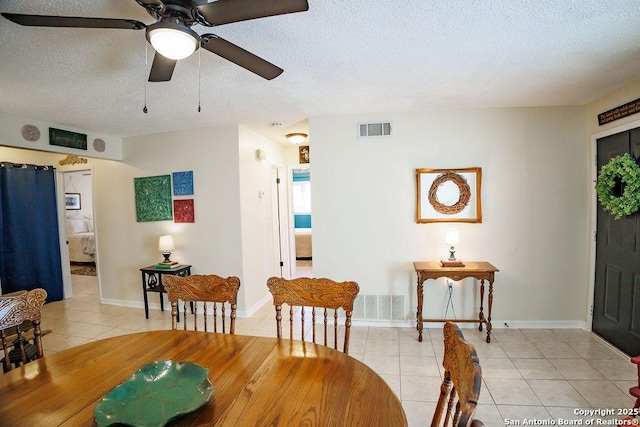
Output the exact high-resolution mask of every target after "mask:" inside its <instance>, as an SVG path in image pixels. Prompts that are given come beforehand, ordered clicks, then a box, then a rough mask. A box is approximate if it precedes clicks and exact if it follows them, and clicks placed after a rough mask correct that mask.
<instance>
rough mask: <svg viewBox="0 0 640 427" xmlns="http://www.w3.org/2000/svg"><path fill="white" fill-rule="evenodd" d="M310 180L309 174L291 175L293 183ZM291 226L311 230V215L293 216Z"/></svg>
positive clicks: (295, 173)
mask: <svg viewBox="0 0 640 427" xmlns="http://www.w3.org/2000/svg"><path fill="white" fill-rule="evenodd" d="M310 180H311V178H310V175H309V172H302V173H298V172H294V173H293V182H300V181H310ZM293 226H294V227H295V228H311V215H293Z"/></svg>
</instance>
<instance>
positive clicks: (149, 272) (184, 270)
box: [140, 265, 191, 319]
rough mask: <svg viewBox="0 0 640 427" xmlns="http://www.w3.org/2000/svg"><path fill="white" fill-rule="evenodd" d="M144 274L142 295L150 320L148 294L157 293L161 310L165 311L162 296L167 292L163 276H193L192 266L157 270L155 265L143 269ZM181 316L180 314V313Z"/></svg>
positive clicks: (177, 266) (146, 313)
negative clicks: (163, 284)
mask: <svg viewBox="0 0 640 427" xmlns="http://www.w3.org/2000/svg"><path fill="white" fill-rule="evenodd" d="M140 271H141V272H142V294H143V295H144V314H145V316H146V317H147V319H148V318H149V299H148V298H147V293H148V292H157V293H159V294H160V310H162V311H164V301H163V297H162V294H163V293H165V292H167V291H165V290H164V286H162V275H163V274H170V275H172V276H181V277H185V276H189V275H191V266H190V265H176V266H175V267H173V268H156V267H155V266H154V265H150V266H149V267H145V268H141V269H140ZM178 316H180V312H178Z"/></svg>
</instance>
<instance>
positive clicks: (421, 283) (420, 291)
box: [416, 275, 424, 342]
mask: <svg viewBox="0 0 640 427" xmlns="http://www.w3.org/2000/svg"><path fill="white" fill-rule="evenodd" d="M417 289H418V311H417V312H416V329H418V342H422V328H423V326H424V325H423V322H422V301H423V299H424V295H423V290H424V280H422V281H421V280H420V275H418V287H417Z"/></svg>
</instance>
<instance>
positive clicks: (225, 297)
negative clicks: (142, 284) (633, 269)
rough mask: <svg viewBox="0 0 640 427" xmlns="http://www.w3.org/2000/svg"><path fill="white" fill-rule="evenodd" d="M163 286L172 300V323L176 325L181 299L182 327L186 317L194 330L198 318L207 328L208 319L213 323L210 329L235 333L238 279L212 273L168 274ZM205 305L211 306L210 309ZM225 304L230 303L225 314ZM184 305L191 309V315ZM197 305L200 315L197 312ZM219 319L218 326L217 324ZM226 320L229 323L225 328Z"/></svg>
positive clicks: (205, 329)
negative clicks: (191, 320) (181, 275)
mask: <svg viewBox="0 0 640 427" xmlns="http://www.w3.org/2000/svg"><path fill="white" fill-rule="evenodd" d="M163 286H164V288H165V290H166V291H167V295H168V297H169V301H170V302H171V327H172V328H173V329H178V310H179V308H178V307H179V304H178V301H182V302H183V304H182V312H183V316H182V317H183V327H182V328H183V329H184V330H187V329H189V323H190V321H189V319H190V318H191V319H193V330H196V331H198V330H199V326H198V325H199V323H198V319H199V318H201V319H202V327H203V330H204V331H205V332H209V330H210V327H209V323H210V322H212V323H213V325H212V326H213V331H212V332H222V333H226V332H227V329H228V332H229V333H230V334H235V324H236V309H237V298H238V290H239V289H240V279H238V278H237V277H235V276H231V277H226V278H224V277H220V276H217V275H215V274H194V275H191V276H186V277H180V276H167V277H165V278H163ZM208 306H213V309H212V310H211V311H209V310H208V308H207V307H208ZM226 306H229V310H230V311H229V316H228V318H227V310H226ZM187 307H189V308H190V309H191V313H192V314H191V316H189V312H188V310H187ZM200 308H202V315H201V316H200V315H199V314H200ZM218 323H220V326H218ZM227 324H228V325H229V326H228V328H227Z"/></svg>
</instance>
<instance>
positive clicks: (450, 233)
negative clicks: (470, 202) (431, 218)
mask: <svg viewBox="0 0 640 427" xmlns="http://www.w3.org/2000/svg"><path fill="white" fill-rule="evenodd" d="M444 241H445V243H446V244H447V246H449V247H450V249H449V259H448V260H447V261H457V259H456V249H455V246H456V245H457V244H458V243H460V231H459V230H458V229H457V228H447V229H446V230H445V234H444Z"/></svg>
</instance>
